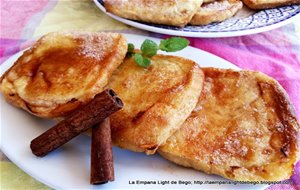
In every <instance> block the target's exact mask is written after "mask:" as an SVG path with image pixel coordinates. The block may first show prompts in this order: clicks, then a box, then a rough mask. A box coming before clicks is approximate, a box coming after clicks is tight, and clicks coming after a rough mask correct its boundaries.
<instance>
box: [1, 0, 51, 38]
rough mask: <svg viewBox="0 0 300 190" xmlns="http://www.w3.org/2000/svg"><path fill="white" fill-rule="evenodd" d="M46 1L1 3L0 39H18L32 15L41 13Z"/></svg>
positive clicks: (33, 0) (32, 0)
mask: <svg viewBox="0 0 300 190" xmlns="http://www.w3.org/2000/svg"><path fill="white" fill-rule="evenodd" d="M47 3H48V0H38V1H37V0H31V1H8V0H6V1H3V0H1V3H0V10H1V18H5V19H1V22H0V26H1V31H5V33H4V32H1V34H0V38H7V39H19V38H20V36H21V32H22V29H23V28H24V26H25V25H26V23H27V22H28V20H29V19H30V18H31V16H32V15H34V14H35V13H37V12H38V11H41V10H42V9H43V8H44V7H45V6H46V5H47ZM12 23H13V24H12Z"/></svg>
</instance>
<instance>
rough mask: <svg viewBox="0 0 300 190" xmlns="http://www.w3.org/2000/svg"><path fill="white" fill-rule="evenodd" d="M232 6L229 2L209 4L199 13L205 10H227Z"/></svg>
mask: <svg viewBox="0 0 300 190" xmlns="http://www.w3.org/2000/svg"><path fill="white" fill-rule="evenodd" d="M230 6H231V4H230V3H229V2H228V1H226V0H225V1H214V2H212V3H207V4H204V5H203V6H202V7H201V8H200V9H199V11H203V10H213V11H217V10H225V9H228V8H229V7H230Z"/></svg>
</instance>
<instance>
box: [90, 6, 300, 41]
mask: <svg viewBox="0 0 300 190" xmlns="http://www.w3.org/2000/svg"><path fill="white" fill-rule="evenodd" d="M93 1H94V3H95V4H96V6H97V7H98V9H100V10H101V11H102V12H103V13H104V14H106V15H107V16H109V17H111V18H113V19H115V20H117V21H119V22H122V23H124V24H127V25H130V26H132V27H135V28H138V29H141V30H146V31H150V32H155V33H161V34H165V35H173V36H187V37H201V38H222V37H236V36H246V35H251V34H257V33H261V32H266V31H269V30H273V29H276V28H280V27H282V26H285V25H287V24H290V23H291V22H293V21H295V20H296V19H297V18H298V17H299V19H300V12H299V13H296V14H295V15H293V16H291V17H290V18H288V19H285V20H282V21H280V22H277V23H275V24H271V25H267V26H262V27H258V28H253V29H245V30H239V31H228V32H200V31H199V32H192V31H191V32H187V31H176V30H169V29H165V28H158V27H155V26H150V25H147V24H144V23H139V22H137V21H133V20H129V19H125V18H122V17H119V16H116V15H114V14H112V13H109V12H107V11H106V9H105V7H104V6H102V4H101V3H100V2H99V1H98V0H93Z"/></svg>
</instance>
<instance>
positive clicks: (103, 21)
mask: <svg viewBox="0 0 300 190" xmlns="http://www.w3.org/2000/svg"><path fill="white" fill-rule="evenodd" d="M128 28H131V27H129V26H127V25H125V24H122V23H120V22H118V21H116V20H114V19H112V18H110V17H108V16H106V15H105V14H104V13H103V12H102V11H100V9H98V8H97V6H96V5H95V4H94V2H93V1H92V0H76V1H75V0H74V1H70V0H59V1H58V2H57V5H56V6H55V7H54V8H53V9H52V10H51V11H50V12H49V13H47V14H46V15H45V17H44V19H43V20H42V21H41V24H40V25H39V26H38V27H37V28H36V30H35V32H34V37H39V36H41V35H44V34H46V33H49V32H53V31H64V30H81V31H90V32H93V31H108V30H124V29H128Z"/></svg>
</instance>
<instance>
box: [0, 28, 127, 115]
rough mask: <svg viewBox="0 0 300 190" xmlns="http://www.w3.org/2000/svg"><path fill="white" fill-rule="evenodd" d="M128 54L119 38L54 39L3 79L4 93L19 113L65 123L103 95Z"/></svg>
mask: <svg viewBox="0 0 300 190" xmlns="http://www.w3.org/2000/svg"><path fill="white" fill-rule="evenodd" d="M126 52H127V43H126V39H125V38H124V37H123V36H122V35H121V34H115V33H76V32H72V33H68V32H55V33H49V34H47V35H45V36H43V37H42V38H41V39H39V40H38V41H37V42H36V43H35V44H34V45H33V47H31V48H30V49H29V50H27V51H25V52H24V53H23V55H22V56H21V57H20V58H19V59H18V60H17V61H16V62H15V64H14V65H13V66H12V67H11V68H10V69H9V70H8V71H7V72H6V73H5V74H4V75H3V76H2V77H1V80H0V82H1V84H0V90H1V92H2V93H3V94H4V96H5V98H6V99H7V100H8V101H9V102H10V103H12V104H13V105H15V106H17V107H21V108H23V109H25V110H27V111H29V112H30V113H32V114H34V115H36V116H39V117H45V118H54V117H62V116H65V115H67V114H69V113H70V112H72V111H73V110H74V109H76V108H77V107H79V106H81V105H84V104H86V103H87V102H88V101H90V100H91V99H92V98H93V97H94V96H95V95H96V94H97V93H100V92H101V91H103V88H104V86H105V85H107V83H108V78H109V77H110V76H111V74H112V72H113V71H114V70H115V69H116V68H117V67H118V66H119V65H120V64H121V62H122V61H123V59H124V57H125V54H126Z"/></svg>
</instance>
